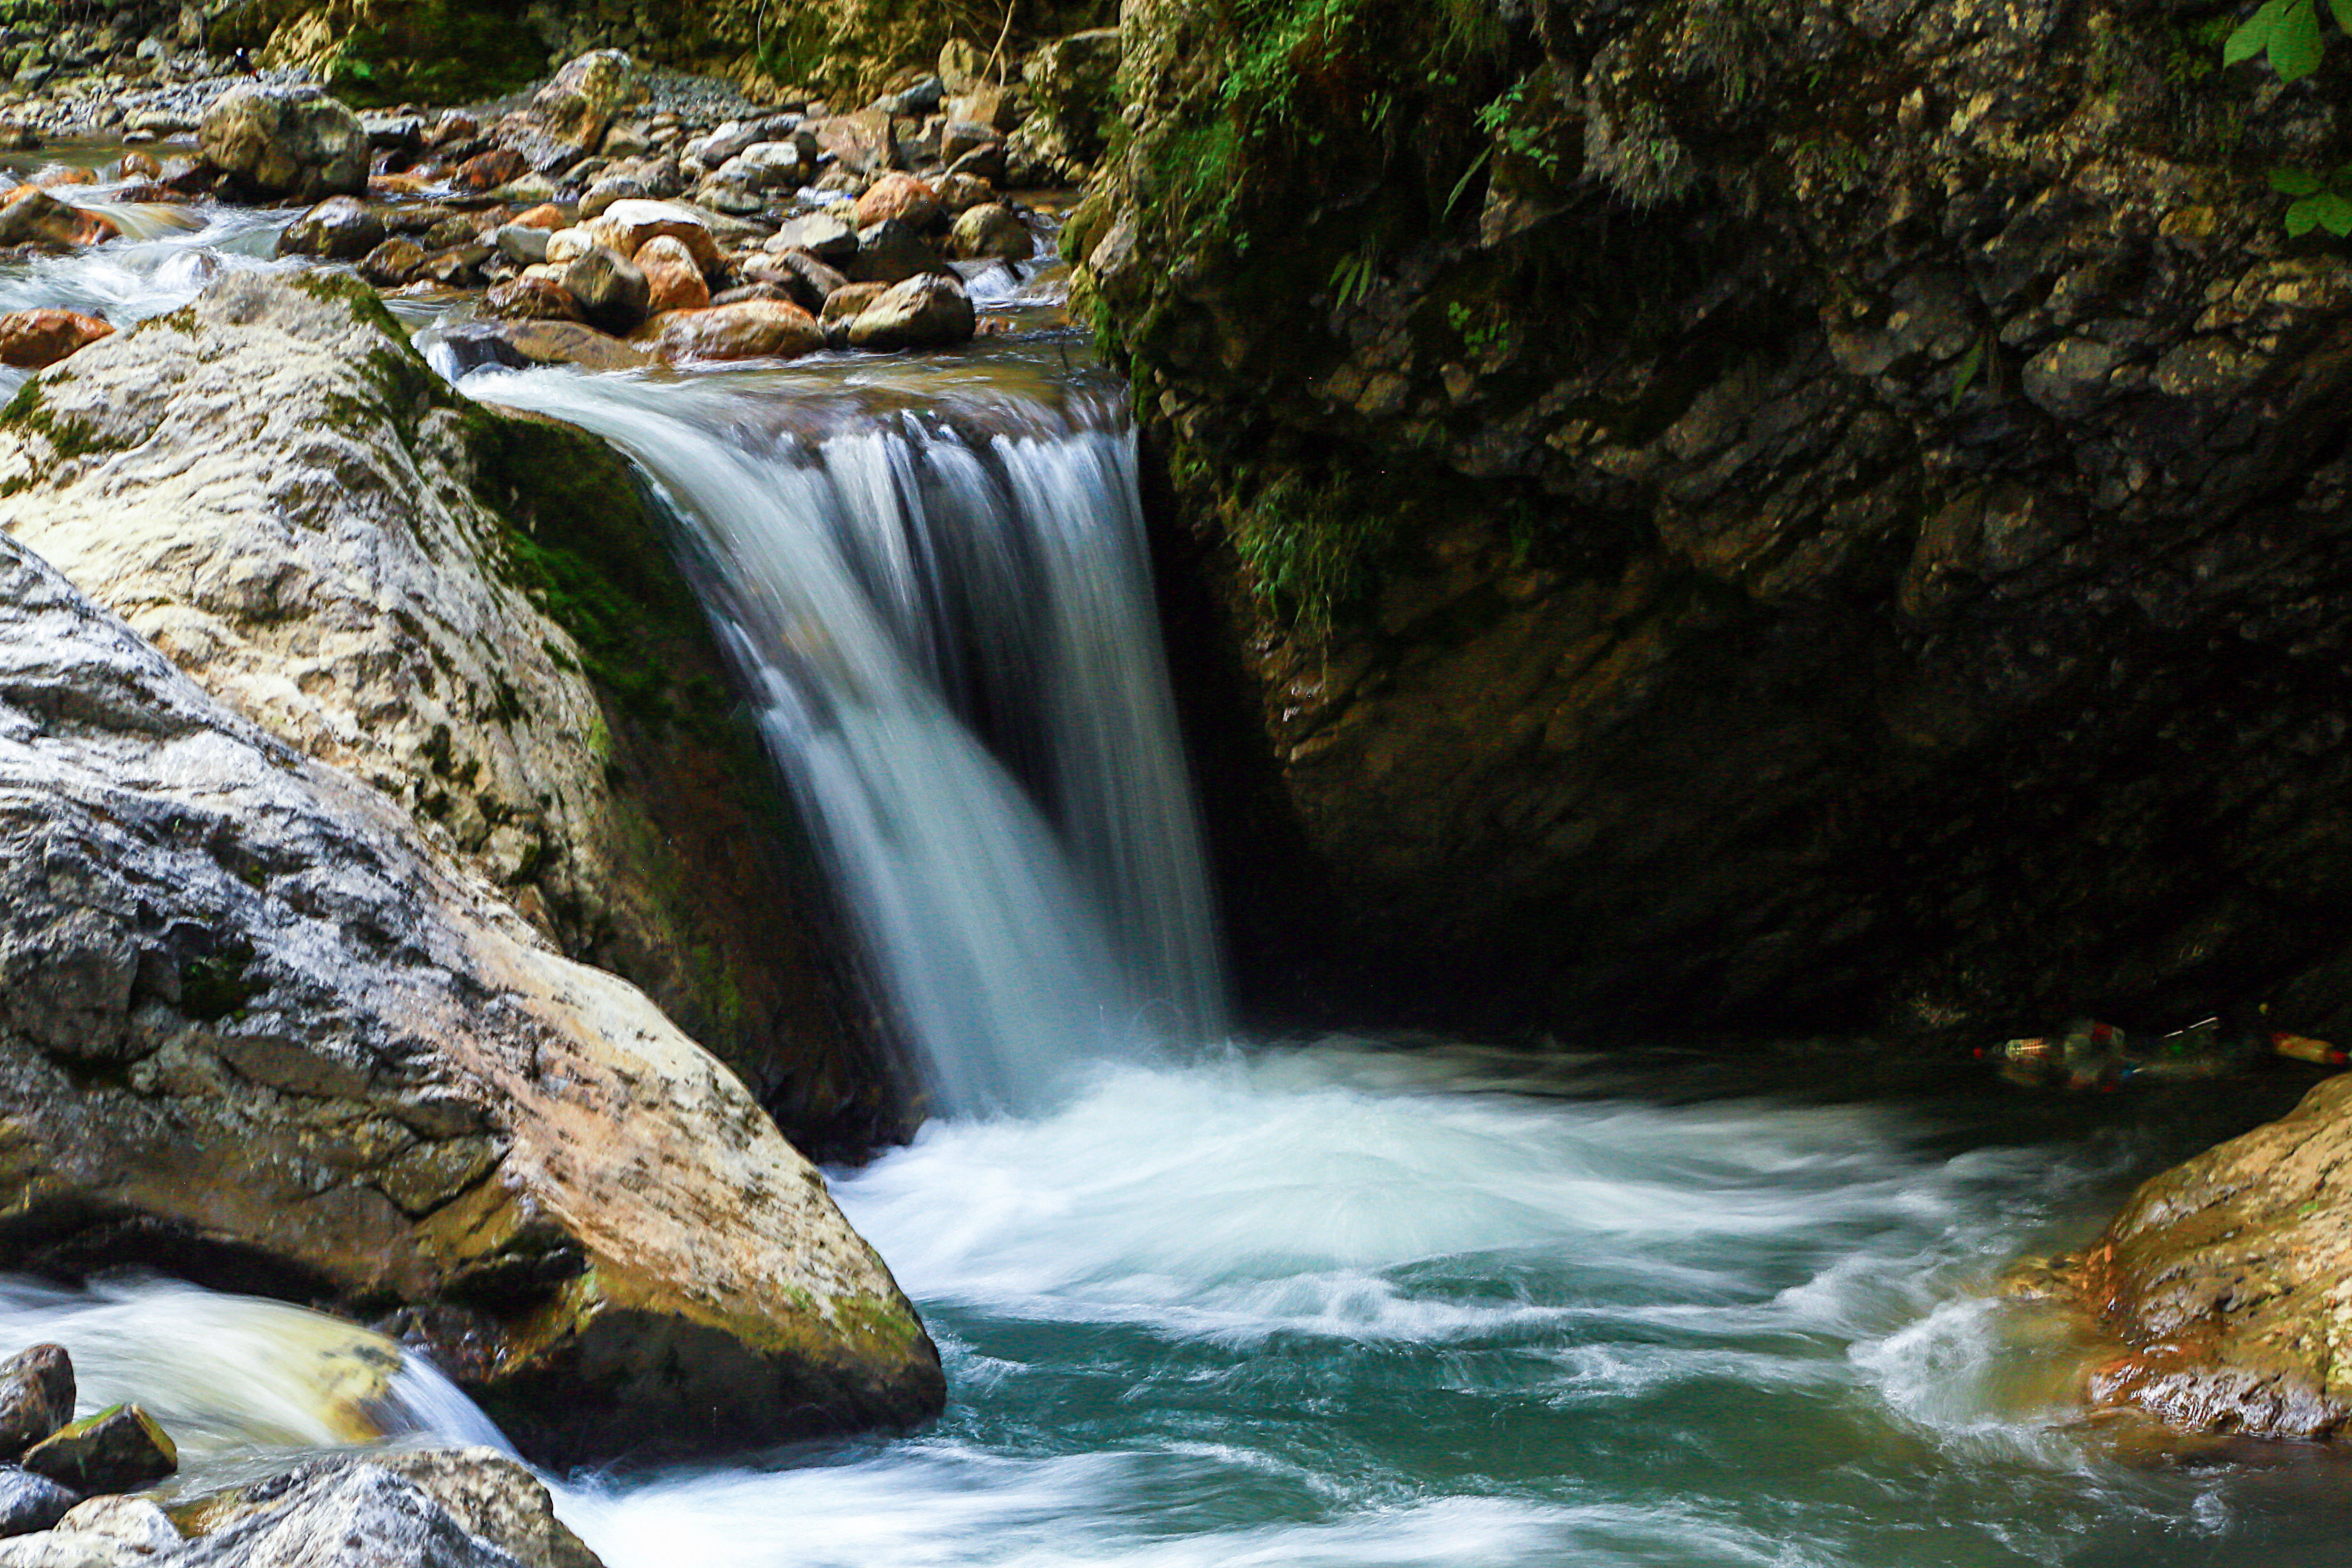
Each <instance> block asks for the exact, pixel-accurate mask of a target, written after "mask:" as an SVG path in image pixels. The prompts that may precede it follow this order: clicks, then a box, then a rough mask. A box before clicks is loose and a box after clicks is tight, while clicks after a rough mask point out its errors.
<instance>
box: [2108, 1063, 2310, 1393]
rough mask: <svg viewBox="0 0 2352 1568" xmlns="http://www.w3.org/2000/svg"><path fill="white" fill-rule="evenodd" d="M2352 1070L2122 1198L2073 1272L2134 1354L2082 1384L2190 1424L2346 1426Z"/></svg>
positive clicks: (2117, 1361) (2116, 1362)
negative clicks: (2346, 1183)
mask: <svg viewBox="0 0 2352 1568" xmlns="http://www.w3.org/2000/svg"><path fill="white" fill-rule="evenodd" d="M2347 1168H2352V1073H2347V1074H2344V1075H2341V1076H2338V1077H2336V1078H2331V1079H2327V1080H2326V1082H2324V1083H2321V1084H2320V1085H2318V1086H2317V1087H2316V1088H2315V1089H2312V1091H2311V1092H2310V1094H2308V1095H2306V1096H2305V1098H2304V1100H2303V1103H2302V1104H2300V1105H2298V1106H2296V1107H2295V1109H2294V1111H2293V1112H2292V1113H2290V1114H2288V1115H2286V1116H2284V1117H2282V1118H2280V1119H2279V1120H2278V1121H2272V1122H2266V1123H2265V1124H2263V1126H2260V1127H2257V1128H2255V1129H2254V1130H2253V1131H2251V1132H2248V1133H2246V1134H2245V1135H2243V1136H2242V1137H2239V1138H2233V1139H2231V1141H2230V1142H2226V1143H2223V1144H2221V1145H2220V1146H2219V1147H2217V1148H2213V1149H2210V1150H2208V1151H2207V1152H2204V1153H2202V1154H2200V1155H2199V1156H2197V1158H2195V1159H2193V1160H2191V1161H2189V1163H2186V1164H2183V1165H2179V1166H2177V1167H2175V1168H2174V1169H2172V1170H2169V1171H2167V1172H2166V1173H2163V1174H2162V1175H2160V1176H2157V1177H2155V1178H2153V1179H2151V1180H2150V1181H2148V1182H2147V1183H2146V1184H2143V1185H2142V1186H2141V1187H2140V1189H2139V1190H2138V1191H2137V1193H2135V1194H2132V1199H2131V1202H2130V1203H2129V1204H2127V1205H2126V1206H2125V1208H2124V1211H2123V1213H2122V1214H2120V1215H2117V1216H2116V1220H2115V1223H2114V1224H2113V1225H2111V1226H2108V1227H2107V1232H2106V1235H2105V1237H2102V1238H2101V1239H2100V1241H2099V1243H2098V1245H2097V1246H2095V1247H2093V1248H2092V1249H2091V1250H2090V1251H2089V1253H2087V1254H2086V1255H2085V1256H2084V1259H2083V1261H2082V1263H2081V1266H2080V1269H2079V1279H2080V1283H2081V1286H2082V1289H2083V1296H2084V1301H2085V1303H2086V1304H2087V1305H2088V1306H2089V1307H2090V1308H2091V1310H2093V1311H2094V1312H2095V1314H2096V1315H2097V1316H2098V1317H2099V1318H2100V1320H2101V1321H2103V1322H2104V1323H2105V1326H2106V1327H2107V1328H2108V1329H2109V1330H2111V1331H2114V1332H2115V1333H2116V1334H2118V1335H2120V1336H2121V1337H2122V1338H2123V1340H2124V1342H2125V1343H2126V1345H2128V1346H2129V1347H2130V1349H2129V1352H2128V1353H2126V1354H2125V1355H2124V1356H2122V1357H2120V1358H2119V1359H2117V1360H2115V1361H2113V1362H2111V1363H2108V1364H2106V1365H2105V1366H2104V1367H2102V1368H2101V1369H2100V1370H2099V1371H2098V1372H2097V1373H2095V1375H2094V1377H2093V1379H2092V1393H2093V1394H2094V1395H2095V1397H2097V1398H2099V1399H2101V1400H2102V1401H2105V1402H2108V1403H2116V1404H2128V1405H2137V1406H2139V1407H2140V1408H2142V1409H2145V1410H2147V1411H2148V1412H2150V1413H2151V1414H2153V1415H2157V1416H2158V1417H2160V1418H2162V1419H2163V1420H2165V1421H2167V1422H2168V1423H2170V1424H2172V1425H2173V1426H2180V1427H2184V1428H2186V1429H2188V1430H2190V1431H2199V1432H2223V1433H2249V1434H2255V1435H2260V1436H2283V1437H2326V1436H2336V1435H2338V1434H2340V1433H2341V1432H2343V1431H2344V1430H2345V1429H2346V1426H2347V1423H2352V1202H2347V1197H2346V1194H2345V1193H2344V1191H2343V1189H2342V1179H2343V1173H2344V1172H2345V1171H2346V1170H2347Z"/></svg>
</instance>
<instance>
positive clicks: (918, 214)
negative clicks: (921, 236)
mask: <svg viewBox="0 0 2352 1568" xmlns="http://www.w3.org/2000/svg"><path fill="white" fill-rule="evenodd" d="M939 216H940V197H939V193H938V192H937V191H934V190H932V189H931V187H930V186H929V185H927V184H924V183H923V182H922V181H920V180H919V179H917V178H916V177H915V176H914V175H912V174H885V175H883V176H882V177H881V178H880V179H878V180H876V181H875V182H874V183H873V184H871V185H869V186H867V187H866V194H865V195H862V196H860V197H858V198H857V226H858V227H859V228H871V227H873V226H875V225H876V224H877V223H881V222H883V221H884V220H885V219H887V218H897V219H898V221H899V222H900V223H903V224H905V225H906V226H908V227H909V228H914V229H922V228H929V226H931V225H932V224H933V223H934V222H935V221H937V220H938V218H939Z"/></svg>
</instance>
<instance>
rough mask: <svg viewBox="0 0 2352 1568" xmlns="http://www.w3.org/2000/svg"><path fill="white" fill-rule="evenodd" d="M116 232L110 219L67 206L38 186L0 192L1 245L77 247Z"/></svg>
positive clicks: (51, 247) (72, 248)
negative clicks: (2, 193) (0, 193)
mask: <svg viewBox="0 0 2352 1568" xmlns="http://www.w3.org/2000/svg"><path fill="white" fill-rule="evenodd" d="M117 232H119V231H118V230H117V229H116V228H115V226H114V223H113V220H112V219H110V218H108V217H106V216H103V215H101V214H99V213H89V212H84V211H82V210H81V209H80V208H79V207H77V206H71V205H68V204H66V203H64V202H61V201H59V200H58V198H57V197H55V196H53V195H49V194H48V193H47V191H44V190H41V189H40V188H38V187H37V186H34V185H19V186H17V187H16V189H15V190H13V191H9V192H7V193H5V195H0V246H16V245H30V246H37V247H40V248H41V249H44V250H79V249H80V248H81V247H84V246H89V245H96V244H97V243H99V241H100V240H103V239H110V238H112V237H114V236H115V234H116V233H117Z"/></svg>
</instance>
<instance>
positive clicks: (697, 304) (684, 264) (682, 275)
mask: <svg viewBox="0 0 2352 1568" xmlns="http://www.w3.org/2000/svg"><path fill="white" fill-rule="evenodd" d="M636 263H637V270H638V271H640V272H642V273H644V274H645V275H646V289H647V305H646V309H647V310H651V311H653V312H654V313H655V314H656V315H658V314H660V313H661V312H663V311H665V310H702V309H704V308H705V307H706V306H708V305H709V303H710V285H709V284H708V283H706V282H704V281H703V278H702V268H699V267H697V266H696V265H695V264H694V258H693V256H692V255H690V254H689V253H688V250H687V248H686V247H685V246H684V245H683V244H682V243H680V242H679V241H677V240H675V239H672V238H671V237H669V236H667V235H666V234H665V235H656V237H653V238H652V239H649V240H647V241H646V243H645V244H644V245H643V246H641V247H638V250H637V254H636Z"/></svg>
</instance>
